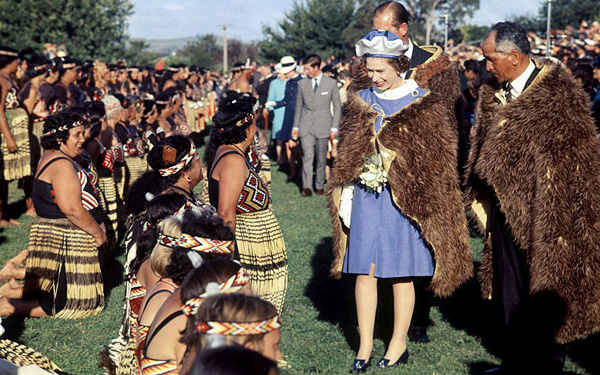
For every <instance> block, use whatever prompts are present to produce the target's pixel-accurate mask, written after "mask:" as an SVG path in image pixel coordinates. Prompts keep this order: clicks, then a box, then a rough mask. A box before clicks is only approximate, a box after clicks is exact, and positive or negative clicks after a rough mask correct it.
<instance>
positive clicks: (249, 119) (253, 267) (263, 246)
mask: <svg viewBox="0 0 600 375" xmlns="http://www.w3.org/2000/svg"><path fill="white" fill-rule="evenodd" d="M256 103H257V100H256V98H254V97H252V96H250V95H244V94H241V95H238V96H233V97H231V98H230V99H228V100H227V101H226V102H225V103H223V104H222V105H221V108H220V109H219V112H217V114H216V115H215V117H214V123H215V127H214V130H213V133H212V135H211V139H210V142H209V144H208V147H207V151H206V157H205V159H206V160H205V161H206V164H207V168H208V170H209V171H210V172H209V173H208V191H209V196H210V203H211V204H212V205H213V206H215V207H216V209H217V212H218V213H219V215H220V216H221V217H222V218H223V220H224V221H225V223H226V224H227V225H229V227H231V229H232V230H233V231H234V232H235V240H236V246H237V255H238V256H239V260H240V262H241V263H242V265H243V266H244V268H246V269H248V270H249V272H250V278H251V280H252V291H253V293H254V294H256V295H258V296H260V297H261V298H263V299H265V300H267V301H269V302H271V303H272V304H273V305H275V306H276V307H277V309H278V310H279V312H280V313H281V311H282V309H283V302H284V299H285V292H286V289H287V253H286V249H285V243H284V241H283V236H282V234H281V229H280V227H279V223H278V222H277V219H276V218H275V215H274V214H273V210H272V208H271V197H270V195H269V190H268V187H267V183H266V182H265V181H263V180H262V179H261V177H260V175H259V171H258V170H257V169H255V167H254V165H253V164H252V163H251V162H250V161H249V160H248V159H247V158H246V154H247V150H248V148H249V147H250V145H251V144H252V143H253V142H254V135H255V134H256V131H257V130H256Z"/></svg>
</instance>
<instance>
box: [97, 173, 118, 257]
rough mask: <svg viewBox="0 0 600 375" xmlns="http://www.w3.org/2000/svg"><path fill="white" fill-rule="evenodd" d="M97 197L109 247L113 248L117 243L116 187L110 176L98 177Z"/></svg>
mask: <svg viewBox="0 0 600 375" xmlns="http://www.w3.org/2000/svg"><path fill="white" fill-rule="evenodd" d="M98 187H99V188H100V191H99V192H98V198H99V201H100V206H101V207H102V222H103V223H104V226H105V227H106V237H107V243H108V244H109V248H110V249H111V250H114V248H115V247H116V244H117V225H118V222H117V220H118V217H117V208H118V205H117V188H116V186H115V181H114V180H113V179H112V177H100V178H99V179H98Z"/></svg>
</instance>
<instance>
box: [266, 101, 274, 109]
mask: <svg viewBox="0 0 600 375" xmlns="http://www.w3.org/2000/svg"><path fill="white" fill-rule="evenodd" d="M275 104H277V103H276V102H266V103H265V107H266V108H271V107H273V106H274V105H275Z"/></svg>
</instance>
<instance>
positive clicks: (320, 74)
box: [310, 72, 323, 86]
mask: <svg viewBox="0 0 600 375" xmlns="http://www.w3.org/2000/svg"><path fill="white" fill-rule="evenodd" d="M321 78H323V72H321V73H319V75H318V76H316V77H313V78H311V79H310V80H311V81H312V84H313V86H314V85H315V79H316V80H317V84H318V85H319V86H320V85H321Z"/></svg>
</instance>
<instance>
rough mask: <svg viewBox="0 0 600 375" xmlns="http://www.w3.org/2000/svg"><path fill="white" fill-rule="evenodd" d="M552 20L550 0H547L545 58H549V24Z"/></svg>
mask: <svg viewBox="0 0 600 375" xmlns="http://www.w3.org/2000/svg"><path fill="white" fill-rule="evenodd" d="M551 20H552V0H548V25H547V27H546V56H550V30H551V29H550V24H551Z"/></svg>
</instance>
